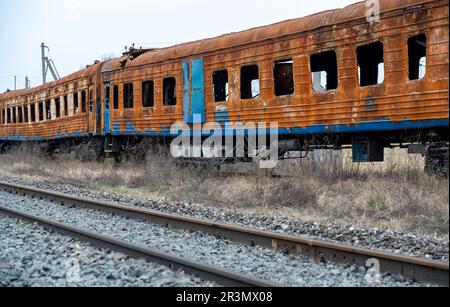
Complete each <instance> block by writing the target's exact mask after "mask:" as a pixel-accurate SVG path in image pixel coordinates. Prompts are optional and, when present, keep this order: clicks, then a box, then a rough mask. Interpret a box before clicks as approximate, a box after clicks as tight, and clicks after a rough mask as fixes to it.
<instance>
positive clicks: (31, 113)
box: [30, 103, 36, 123]
mask: <svg viewBox="0 0 450 307" xmlns="http://www.w3.org/2000/svg"><path fill="white" fill-rule="evenodd" d="M30 107H31V108H30V115H31V122H32V123H34V122H35V121H36V105H35V104H34V103H32V104H31V105H30Z"/></svg>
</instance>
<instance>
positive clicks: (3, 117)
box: [2, 109, 6, 125]
mask: <svg viewBox="0 0 450 307" xmlns="http://www.w3.org/2000/svg"><path fill="white" fill-rule="evenodd" d="M5 116H6V112H5V109H2V125H4V124H5V123H6V120H5Z"/></svg>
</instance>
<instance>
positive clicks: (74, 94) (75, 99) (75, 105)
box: [73, 92, 79, 115]
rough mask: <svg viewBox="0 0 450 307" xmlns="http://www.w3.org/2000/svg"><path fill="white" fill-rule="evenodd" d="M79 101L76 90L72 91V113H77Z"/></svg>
mask: <svg viewBox="0 0 450 307" xmlns="http://www.w3.org/2000/svg"><path fill="white" fill-rule="evenodd" d="M78 105H79V103H78V92H77V93H73V114H74V115H76V114H77V113H78V111H79V110H78V108H79V106H78Z"/></svg>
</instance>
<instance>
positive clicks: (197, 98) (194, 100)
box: [189, 59, 206, 124]
mask: <svg viewBox="0 0 450 307" xmlns="http://www.w3.org/2000/svg"><path fill="white" fill-rule="evenodd" d="M203 67H204V65H203V60H202V59H197V60H193V61H192V92H191V113H190V116H189V117H190V121H191V123H193V124H198V123H201V124H203V123H205V120H206V118H205V87H204V86H205V78H204V69H203ZM198 120H200V121H201V122H198Z"/></svg>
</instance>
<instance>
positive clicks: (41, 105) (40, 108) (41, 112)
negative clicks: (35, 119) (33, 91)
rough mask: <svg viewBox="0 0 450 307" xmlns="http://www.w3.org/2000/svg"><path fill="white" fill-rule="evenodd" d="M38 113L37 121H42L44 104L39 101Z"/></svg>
mask: <svg viewBox="0 0 450 307" xmlns="http://www.w3.org/2000/svg"><path fill="white" fill-rule="evenodd" d="M38 111H39V121H40V122H41V121H43V120H44V103H43V102H42V101H39V103H38Z"/></svg>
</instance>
